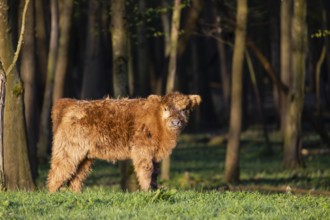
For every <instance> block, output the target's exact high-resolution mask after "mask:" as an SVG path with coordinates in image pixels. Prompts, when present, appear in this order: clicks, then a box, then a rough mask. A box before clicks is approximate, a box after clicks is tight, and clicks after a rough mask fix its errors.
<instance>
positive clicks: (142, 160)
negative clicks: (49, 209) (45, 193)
mask: <svg viewBox="0 0 330 220" xmlns="http://www.w3.org/2000/svg"><path fill="white" fill-rule="evenodd" d="M200 102H201V98H200V96H199V95H183V94H180V93H178V92H174V93H170V94H168V95H166V96H163V97H161V96H157V95H150V96H149V97H148V98H146V99H142V98H141V99H104V100H95V101H79V100H74V99H60V100H58V101H57V102H56V103H55V105H54V107H53V110H52V122H53V147H52V159H51V169H50V171H49V174H48V181H47V184H48V190H49V191H50V192H54V191H57V190H58V189H59V188H60V187H61V186H62V185H63V184H64V183H65V182H68V185H69V187H70V188H71V189H72V190H73V191H81V189H82V184H83V181H84V180H85V178H86V177H87V175H88V173H89V172H90V170H91V166H92V163H93V161H94V159H103V160H107V161H118V160H126V159H131V160H132V161H133V165H134V169H135V172H136V174H137V177H138V181H139V184H140V187H141V189H142V190H144V191H146V190H148V189H149V188H150V187H151V184H152V180H151V179H152V174H153V172H154V170H155V167H154V163H158V162H160V161H161V160H162V159H164V158H166V157H167V156H169V155H170V154H171V152H172V150H173V148H174V147H175V146H176V141H177V137H178V135H179V133H180V131H181V130H182V129H183V128H184V127H185V125H186V124H187V122H188V117H189V112H190V111H191V110H192V109H193V108H194V107H195V106H197V105H199V104H200Z"/></svg>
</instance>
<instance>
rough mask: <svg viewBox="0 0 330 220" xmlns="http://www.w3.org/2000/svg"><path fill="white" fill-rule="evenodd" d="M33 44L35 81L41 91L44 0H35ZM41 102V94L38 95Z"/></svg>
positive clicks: (43, 79)
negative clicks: (35, 64) (34, 48)
mask: <svg viewBox="0 0 330 220" xmlns="http://www.w3.org/2000/svg"><path fill="white" fill-rule="evenodd" d="M34 4H35V46H36V62H37V73H38V78H37V83H38V89H39V90H41V91H43V90H44V87H45V82H46V77H47V58H48V48H47V42H48V39H47V35H46V24H45V21H46V18H45V9H44V0H35V1H34ZM39 100H40V102H42V96H40V97H39Z"/></svg>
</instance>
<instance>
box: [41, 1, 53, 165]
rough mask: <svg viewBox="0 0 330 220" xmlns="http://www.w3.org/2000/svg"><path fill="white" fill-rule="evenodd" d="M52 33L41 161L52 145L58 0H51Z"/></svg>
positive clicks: (43, 112)
mask: <svg viewBox="0 0 330 220" xmlns="http://www.w3.org/2000/svg"><path fill="white" fill-rule="evenodd" d="M50 11H51V12H50V14H51V33H50V43H49V54H48V63H47V79H46V87H45V92H44V98H43V104H42V109H41V116H40V126H39V139H38V144H37V157H38V160H39V161H40V162H41V163H44V162H45V161H46V160H47V149H48V147H49V145H50V129H51V125H50V112H51V106H52V94H53V85H54V74H55V64H56V59H57V48H58V2H57V0H51V1H50Z"/></svg>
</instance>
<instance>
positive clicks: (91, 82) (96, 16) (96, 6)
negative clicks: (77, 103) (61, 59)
mask: <svg viewBox="0 0 330 220" xmlns="http://www.w3.org/2000/svg"><path fill="white" fill-rule="evenodd" d="M100 9H101V7H100V2H99V1H89V3H88V26H87V42H86V49H85V56H84V57H85V59H84V73H83V82H82V89H81V98H83V99H91V98H92V99H94V98H97V96H98V85H99V81H100V78H101V77H100V74H101V71H102V70H101V61H102V59H101V48H100V46H101V44H100V41H101V39H100V38H101V33H100V30H99V29H100V25H101V21H100Z"/></svg>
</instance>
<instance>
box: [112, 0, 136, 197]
mask: <svg viewBox="0 0 330 220" xmlns="http://www.w3.org/2000/svg"><path fill="white" fill-rule="evenodd" d="M125 3H126V1H123V0H113V1H112V2H111V30H110V31H111V38H112V68H113V69H112V75H113V89H114V96H115V97H116V98H118V97H127V96H128V95H129V88H128V52H129V50H128V27H127V20H126V6H125ZM120 166H121V169H120V170H121V181H120V182H121V188H122V190H127V191H130V192H132V191H136V190H137V189H138V185H137V181H136V175H135V173H134V172H132V170H133V167H132V163H131V162H130V161H124V162H121V164H120ZM134 182H135V184H134Z"/></svg>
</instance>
